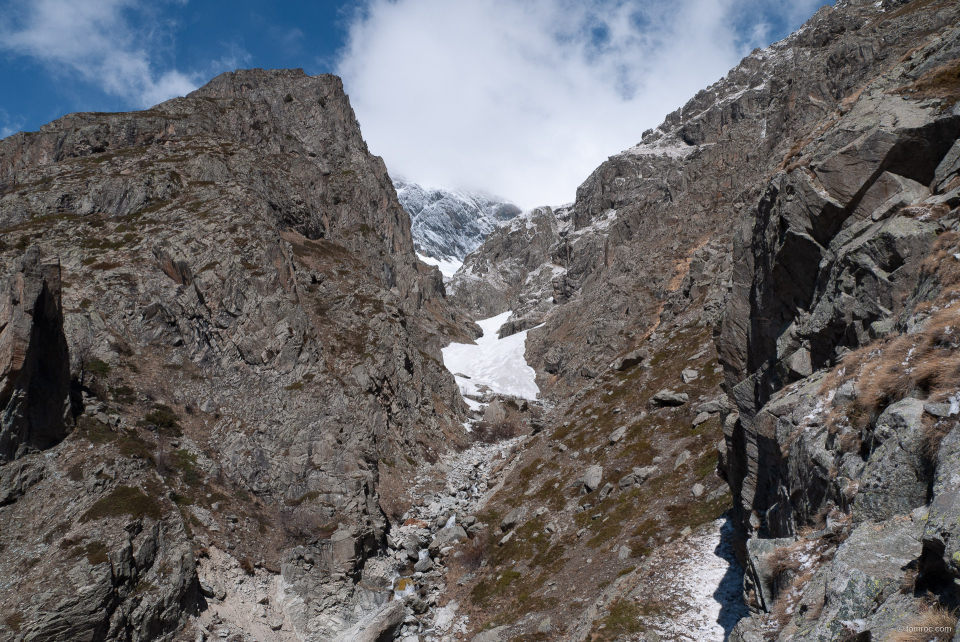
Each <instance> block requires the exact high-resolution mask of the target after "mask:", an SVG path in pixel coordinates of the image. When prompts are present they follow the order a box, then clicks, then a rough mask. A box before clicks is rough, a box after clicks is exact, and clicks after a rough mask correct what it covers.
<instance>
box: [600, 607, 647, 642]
mask: <svg viewBox="0 0 960 642" xmlns="http://www.w3.org/2000/svg"><path fill="white" fill-rule="evenodd" d="M641 615H642V612H641V611H640V607H639V606H637V604H636V603H635V602H634V601H633V600H631V599H629V598H626V599H622V600H617V601H616V602H614V603H613V606H611V607H610V614H609V615H607V617H605V618H603V619H602V620H601V621H600V624H601V625H602V628H600V630H599V632H598V633H599V636H598V637H594V638H593V639H595V640H620V639H624V638H625V637H626V636H631V635H635V634H637V633H642V632H643V629H644V627H643V624H642V623H641V622H640V616H641ZM598 628H599V627H598Z"/></svg>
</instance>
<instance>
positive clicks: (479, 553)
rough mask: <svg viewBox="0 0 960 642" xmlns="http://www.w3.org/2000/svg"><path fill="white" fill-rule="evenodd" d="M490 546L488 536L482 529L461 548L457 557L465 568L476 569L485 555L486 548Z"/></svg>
mask: <svg viewBox="0 0 960 642" xmlns="http://www.w3.org/2000/svg"><path fill="white" fill-rule="evenodd" d="M489 546H490V538H489V537H488V535H487V532H486V531H485V530H484V531H482V532H480V533H477V535H475V536H474V538H473V539H471V540H470V541H469V542H467V543H466V545H464V547H463V548H462V549H461V555H460V557H458V558H457V559H458V560H459V561H460V563H461V564H463V566H464V567H465V568H469V569H478V568H480V564H481V562H483V559H484V557H486V555H487V549H488V548H489Z"/></svg>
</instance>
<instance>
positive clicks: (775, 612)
mask: <svg viewBox="0 0 960 642" xmlns="http://www.w3.org/2000/svg"><path fill="white" fill-rule="evenodd" d="M813 575H814V571H813V569H810V570H807V571H804V572H803V573H800V574H799V575H797V576H796V577H795V578H793V581H792V582H790V586H789V587H788V588H787V589H786V590H783V591H780V595H778V596H777V599H776V601H775V602H774V603H773V606H772V607H771V608H770V619H771V620H772V621H774V622H776V623H777V624H778V625H779V626H780V627H781V628H782V627H784V626H786V625H787V623H788V622H789V621H790V619H791V618H792V617H793V614H794V613H795V612H796V607H797V605H798V604H799V603H800V599H801V598H802V597H803V589H804V588H806V586H807V584H809V583H810V580H812V579H813Z"/></svg>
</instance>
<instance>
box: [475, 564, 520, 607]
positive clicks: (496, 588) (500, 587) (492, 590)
mask: <svg viewBox="0 0 960 642" xmlns="http://www.w3.org/2000/svg"><path fill="white" fill-rule="evenodd" d="M520 577H521V575H520V573H518V572H517V571H514V570H513V569H510V570H507V571H503V572H502V573H500V574H499V575H497V576H495V577H493V578H489V579H484V580H481V581H480V582H479V583H478V584H477V585H476V586H474V587H473V591H471V592H470V599H471V600H472V601H473V603H474V604H476V605H477V606H481V607H482V606H486V605H487V604H488V603H489V601H490V599H491V598H493V597H496V596H498V595H503V594H504V593H505V592H506V591H507V589H509V588H510V585H511V584H513V583H514V582H515V581H517V580H519V579H520Z"/></svg>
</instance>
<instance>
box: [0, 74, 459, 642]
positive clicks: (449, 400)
mask: <svg viewBox="0 0 960 642" xmlns="http://www.w3.org/2000/svg"><path fill="white" fill-rule="evenodd" d="M0 227H2V231H3V243H2V246H0V249H2V252H3V257H4V258H3V264H4V265H5V266H7V271H8V276H7V277H5V278H6V282H7V283H8V285H7V286H6V288H5V289H4V291H3V302H2V304H0V310H2V312H0V319H3V321H2V323H3V326H2V327H3V330H2V332H3V334H2V337H0V341H2V351H3V355H4V356H3V362H2V363H3V371H2V377H3V378H2V382H3V383H2V390H3V396H2V398H0V402H2V404H3V405H4V406H5V408H6V410H5V411H4V415H3V424H2V433H0V444H2V450H0V453H2V455H0V456H2V457H3V458H4V459H11V458H13V459H14V461H12V462H10V463H7V464H5V465H0V480H2V482H0V497H2V498H3V499H2V501H0V504H2V505H3V508H2V509H0V550H2V551H3V554H2V556H0V567H2V570H0V575H2V576H3V578H4V579H3V581H2V584H0V586H2V588H0V613H2V616H0V623H2V626H4V627H5V628H4V633H3V637H5V638H6V637H8V636H9V637H12V638H15V639H24V640H81V639H89V640H94V639H96V640H155V639H172V638H173V637H175V636H178V635H191V636H193V637H191V639H193V638H195V637H196V636H197V635H198V632H197V630H194V629H200V628H203V627H211V626H222V627H224V630H230V627H233V630H237V629H238V628H239V630H246V631H249V632H251V634H253V635H257V636H258V637H259V639H269V640H287V639H303V637H304V636H306V635H310V636H312V637H311V639H315V640H326V639H333V638H335V637H336V636H337V635H339V634H340V633H341V632H343V631H345V630H347V629H349V628H350V627H351V626H352V625H353V624H354V623H355V622H356V621H357V620H358V619H360V618H361V617H363V616H364V615H365V614H367V613H370V612H372V611H375V610H376V609H377V608H378V606H379V605H380V604H381V603H383V602H384V601H385V600H386V599H387V596H388V589H389V581H387V580H385V579H384V578H382V577H379V576H377V575H376V571H375V570H371V568H368V567H367V565H366V564H365V560H366V559H367V558H368V557H369V556H370V555H372V554H374V553H375V552H376V551H377V550H379V549H380V547H381V546H382V545H383V543H384V536H385V531H386V528H387V522H386V517H385V515H384V513H383V511H382V510H381V508H380V501H381V495H380V494H379V492H378V491H379V475H380V470H381V469H382V468H384V462H388V463H389V466H390V467H392V469H393V470H395V471H396V474H402V473H400V472H399V471H402V470H409V469H410V468H411V466H412V465H413V464H415V463H417V462H420V461H430V460H432V459H435V458H436V456H437V455H438V453H440V452H442V451H443V450H445V449H446V448H447V447H448V446H449V444H452V443H456V442H457V440H462V439H463V437H462V435H463V430H462V427H461V422H462V418H463V413H464V411H465V407H464V406H463V402H462V401H461V399H460V397H459V394H458V392H457V389H456V386H455V384H454V380H453V377H452V376H451V375H450V374H449V373H448V372H446V371H445V370H444V369H443V367H442V366H441V364H440V361H439V358H440V352H439V349H440V347H441V346H442V345H444V344H445V343H446V342H448V341H449V339H450V338H451V337H461V338H462V339H468V337H469V335H470V334H471V333H472V331H473V330H472V324H469V323H468V322H466V321H465V319H464V317H462V316H461V315H460V314H459V313H457V312H455V311H454V310H453V309H452V308H451V307H450V306H449V305H448V304H447V303H446V301H445V299H444V293H443V285H442V281H441V278H440V274H439V272H438V271H437V270H436V269H435V268H430V267H428V266H426V265H424V264H423V263H421V262H419V261H418V260H417V258H416V256H415V253H414V246H413V241H412V236H411V233H410V221H409V218H408V216H407V214H406V213H405V212H404V210H403V209H402V207H401V206H400V204H399V202H398V201H397V198H396V193H395V192H394V189H393V187H392V184H391V181H390V178H389V176H388V175H387V172H386V169H385V167H384V165H383V162H382V161H381V160H380V159H379V158H377V157H375V156H372V155H371V154H370V153H369V152H368V151H367V148H366V145H365V144H364V142H363V140H362V138H361V136H360V130H359V126H358V125H357V122H356V119H355V117H354V115H353V111H352V110H351V108H350V105H349V101H348V99H347V97H346V95H345V94H344V93H343V88H342V86H341V83H340V80H339V79H337V78H335V77H332V76H318V77H309V76H306V75H305V74H304V73H303V72H302V71H261V70H251V71H238V72H236V73H229V74H224V75H222V76H219V77H217V78H215V79H214V80H213V81H211V82H210V83H209V84H208V85H206V86H205V87H203V88H201V89H199V90H197V91H196V92H194V93H192V94H190V95H189V96H187V97H185V98H179V99H175V100H172V101H169V102H166V103H163V104H162V105H158V106H157V107H154V108H153V109H150V110H147V111H144V112H135V113H127V114H73V115H70V116H66V117H64V118H62V119H60V120H58V121H55V122H53V123H50V124H49V125H46V126H44V127H43V128H42V129H41V131H40V132H36V133H21V134H17V135H15V136H13V137H11V138H8V139H6V140H4V141H2V142H0ZM28 248H29V249H28ZM71 377H72V380H73V384H72V398H73V404H72V408H71V403H70V395H71ZM309 569H316V570H315V571H312V572H308V571H309ZM371 573H372V574H373V575H372V576H371ZM384 582H387V583H386V584H384ZM227 587H229V589H230V591H229V593H230V597H229V598H228V599H227V598H226V593H225V591H226V588H227ZM218 596H219V597H220V598H225V599H226V601H222V600H220V601H218ZM206 600H212V601H214V602H217V603H219V604H220V608H219V609H212V610H211V609H209V608H207V606H206V602H205V601H206ZM197 614H202V615H201V617H200V619H195V620H190V621H191V622H192V623H191V624H190V625H189V626H188V627H187V629H186V632H185V631H184V629H183V626H184V625H185V624H186V623H187V622H188V620H189V619H190V618H191V616H193V615H197ZM191 631H193V632H191Z"/></svg>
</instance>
